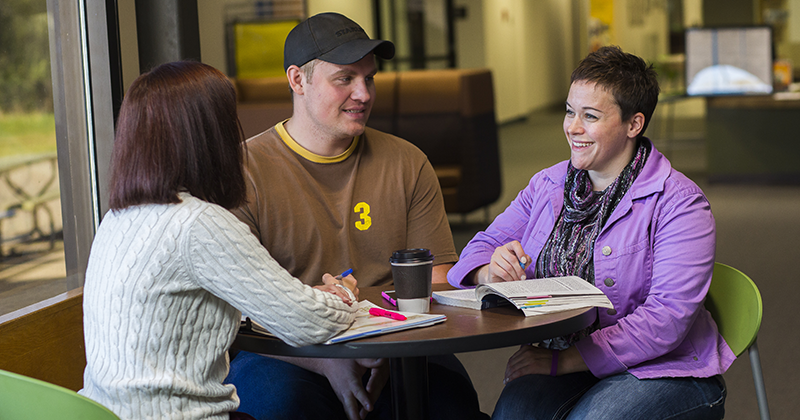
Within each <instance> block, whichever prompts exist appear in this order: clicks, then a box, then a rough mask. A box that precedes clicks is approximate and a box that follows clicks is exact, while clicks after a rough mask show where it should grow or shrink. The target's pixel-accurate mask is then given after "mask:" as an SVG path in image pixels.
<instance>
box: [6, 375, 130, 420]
mask: <svg viewBox="0 0 800 420" xmlns="http://www.w3.org/2000/svg"><path fill="white" fill-rule="evenodd" d="M0 419H3V420H18V419H26V420H27V419H32V420H44V419H48V420H49V419H59V420H119V417H117V416H116V415H114V413H112V412H111V410H109V409H107V408H105V407H103V406H102V405H100V404H98V403H96V402H94V401H92V400H90V399H89V398H86V397H84V396H83V395H78V393H76V392H74V391H71V390H69V389H67V388H63V387H60V386H58V385H53V384H50V383H47V382H44V381H40V380H38V379H33V378H29V377H27V376H23V375H19V374H16V373H12V372H7V371H4V370H0Z"/></svg>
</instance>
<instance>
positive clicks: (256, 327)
mask: <svg viewBox="0 0 800 420" xmlns="http://www.w3.org/2000/svg"><path fill="white" fill-rule="evenodd" d="M370 308H379V306H378V305H375V304H374V303H372V302H370V301H368V300H362V301H361V302H358V312H356V319H355V321H354V322H353V324H351V325H350V328H348V329H346V330H344V331H342V332H340V333H339V334H337V335H336V336H335V337H333V338H331V339H330V340H328V341H326V342H325V343H324V344H336V343H341V342H343V341H349V340H355V339H358V338H364V337H370V336H373V335H380V334H388V333H391V332H396V331H402V330H407V329H411V328H420V327H427V326H430V325H433V324H438V323H440V322H442V321H444V320H446V319H447V317H446V316H445V315H441V314H417V313H411V312H397V311H392V312H397V313H399V314H403V315H405V316H406V320H405V321H398V320H394V319H391V318H386V317H382V316H372V315H370V314H369V309H370ZM242 327H243V328H245V329H247V328H249V330H250V331H252V332H255V333H258V334H263V335H269V336H273V337H274V335H273V334H272V333H270V332H269V331H267V329H266V328H264V327H263V326H261V325H260V324H258V323H257V322H255V321H253V320H251V319H250V318H249V317H247V316H245V315H244V314H243V315H242Z"/></svg>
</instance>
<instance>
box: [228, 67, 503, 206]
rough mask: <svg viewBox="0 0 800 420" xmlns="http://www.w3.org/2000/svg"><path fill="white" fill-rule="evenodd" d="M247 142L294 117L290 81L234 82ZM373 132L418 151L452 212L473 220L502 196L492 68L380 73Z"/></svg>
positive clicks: (250, 80)
mask: <svg viewBox="0 0 800 420" xmlns="http://www.w3.org/2000/svg"><path fill="white" fill-rule="evenodd" d="M235 84H236V88H237V91H238V94H239V119H240V120H241V122H242V128H243V130H244V132H245V136H247V137H250V136H253V135H255V134H258V133H260V132H262V131H264V130H266V129H268V128H269V127H271V126H272V125H274V124H275V123H277V122H279V121H282V120H284V119H286V118H289V117H290V116H291V113H292V104H291V95H290V93H289V87H288V83H287V82H286V80H285V79H284V78H270V79H249V80H245V79H243V80H236V81H235ZM375 85H376V91H377V98H376V100H375V104H374V106H373V108H372V113H371V114H370V119H369V122H368V124H367V125H369V126H370V127H373V128H376V129H378V130H381V131H384V132H387V133H392V134H394V135H396V136H399V137H402V138H404V139H406V140H408V141H410V142H411V143H413V144H415V145H416V146H417V147H419V148H420V149H421V150H422V151H423V152H424V153H425V154H426V155H427V156H428V159H429V160H430V162H431V164H432V165H433V168H434V170H435V171H436V174H437V176H438V178H439V183H440V185H441V188H442V193H443V195H444V201H445V208H446V210H447V212H448V213H462V214H465V213H469V212H471V211H474V210H477V209H480V208H482V207H486V206H488V205H489V204H491V203H493V202H494V201H495V200H497V198H498V197H499V196H500V188H501V182H500V159H499V151H498V143H497V123H496V120H495V114H494V90H493V86H492V74H491V72H490V71H489V70H487V69H443V70H413V71H404V72H381V73H378V74H377V75H376V76H375Z"/></svg>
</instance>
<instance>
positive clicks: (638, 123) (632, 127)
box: [628, 112, 644, 138]
mask: <svg viewBox="0 0 800 420" xmlns="http://www.w3.org/2000/svg"><path fill="white" fill-rule="evenodd" d="M642 129H644V114H642V113H641V112H637V113H636V114H635V115H634V116H633V117H631V120H630V123H628V137H629V138H636V137H637V136H639V133H641V132H642Z"/></svg>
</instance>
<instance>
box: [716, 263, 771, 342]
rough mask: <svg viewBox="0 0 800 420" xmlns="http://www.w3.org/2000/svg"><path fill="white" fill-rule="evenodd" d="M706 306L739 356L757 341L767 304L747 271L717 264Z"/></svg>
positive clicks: (720, 330)
mask: <svg viewBox="0 0 800 420" xmlns="http://www.w3.org/2000/svg"><path fill="white" fill-rule="evenodd" d="M705 306H706V309H708V311H709V312H711V316H712V317H713V318H714V321H715V322H716V323H717V327H718V328H719V332H720V334H722V337H723V338H724V339H725V342H727V343H728V346H730V348H731V350H733V353H734V354H735V355H736V356H737V357H738V356H739V355H741V354H742V353H744V351H745V350H747V349H748V348H749V347H750V345H751V344H753V342H754V341H755V340H756V336H757V335H758V330H759V328H761V314H762V310H763V305H762V303H761V293H759V292H758V287H756V285H755V283H753V280H751V279H750V277H748V276H747V275H746V274H744V273H742V272H741V271H739V270H737V269H735V268H733V267H731V266H728V265H725V264H722V263H715V264H714V276H713V277H712V279H711V287H710V288H709V289H708V296H707V297H706V303H705Z"/></svg>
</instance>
